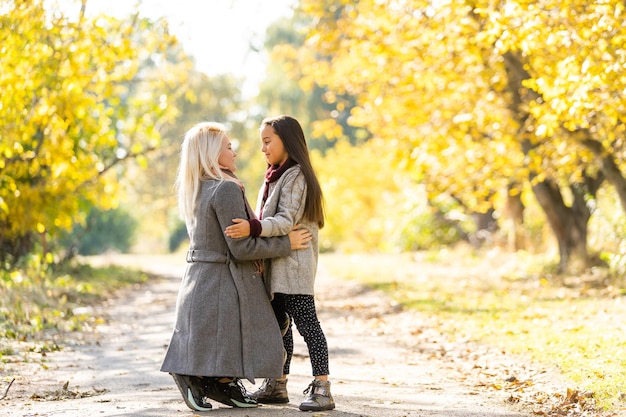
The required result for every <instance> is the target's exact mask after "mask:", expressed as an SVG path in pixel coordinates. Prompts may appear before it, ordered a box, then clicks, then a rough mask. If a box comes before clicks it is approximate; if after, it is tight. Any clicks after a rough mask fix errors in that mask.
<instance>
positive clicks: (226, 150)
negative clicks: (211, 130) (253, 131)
mask: <svg viewBox="0 0 626 417" xmlns="http://www.w3.org/2000/svg"><path fill="white" fill-rule="evenodd" d="M236 157H237V152H235V151H234V150H233V147H232V144H231V143H230V139H229V138H228V136H226V135H224V137H223V138H222V150H221V151H220V156H219V157H218V158H217V163H218V164H219V165H220V168H222V169H228V170H230V171H231V172H235V171H237V166H235V158H236Z"/></svg>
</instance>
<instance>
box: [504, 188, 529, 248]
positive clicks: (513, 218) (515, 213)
mask: <svg viewBox="0 0 626 417" xmlns="http://www.w3.org/2000/svg"><path fill="white" fill-rule="evenodd" d="M511 189H512V186H509V190H508V193H507V196H506V205H505V207H504V217H505V218H507V219H508V222H507V223H508V224H509V226H508V227H507V246H508V250H509V251H511V252H516V251H518V250H522V249H526V232H525V228H524V210H525V207H524V203H522V195H521V193H519V192H517V193H511Z"/></svg>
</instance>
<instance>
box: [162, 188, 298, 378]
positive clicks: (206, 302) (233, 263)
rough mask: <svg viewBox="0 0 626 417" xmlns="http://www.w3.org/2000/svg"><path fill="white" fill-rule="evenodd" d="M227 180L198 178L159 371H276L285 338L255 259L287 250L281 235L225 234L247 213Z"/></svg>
mask: <svg viewBox="0 0 626 417" xmlns="http://www.w3.org/2000/svg"><path fill="white" fill-rule="evenodd" d="M244 201H245V200H244V197H243V192H242V190H241V189H240V187H239V185H238V184H236V183H234V182H232V181H216V180H210V181H205V182H203V183H202V188H201V191H200V193H199V196H198V203H197V208H196V224H195V225H192V224H188V225H187V228H188V229H187V230H188V231H189V235H190V248H189V252H188V253H187V262H188V265H187V269H186V271H185V275H184V276H183V279H182V282H181V284H180V289H179V292H178V299H177V304H176V321H175V328H174V334H173V335H172V338H171V341H170V344H169V347H168V349H167V352H166V354H165V359H164V361H163V364H162V366H161V371H163V372H171V373H177V374H183V375H197V376H229V377H242V378H246V379H248V380H249V381H251V382H254V378H266V377H280V376H281V375H282V365H283V343H282V338H281V336H280V330H279V328H278V324H277V321H276V318H275V316H274V313H273V311H272V308H271V305H270V302H269V299H268V297H267V294H266V292H265V288H264V285H263V281H262V278H261V276H260V275H259V273H257V272H256V267H255V264H254V262H253V260H254V259H262V258H269V257H274V256H288V255H289V253H290V252H291V247H290V243H289V238H288V237H287V236H282V237H276V238H261V237H259V238H244V239H237V240H235V239H230V238H228V237H226V236H225V235H224V229H225V228H226V227H227V226H229V225H231V224H232V219H234V218H244V219H245V218H248V215H247V213H246V209H245V203H244Z"/></svg>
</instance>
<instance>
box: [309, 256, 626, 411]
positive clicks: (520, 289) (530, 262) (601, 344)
mask: <svg viewBox="0 0 626 417" xmlns="http://www.w3.org/2000/svg"><path fill="white" fill-rule="evenodd" d="M321 264H322V265H324V266H325V267H326V268H327V269H328V270H329V272H330V273H331V274H332V275H333V276H336V277H337V278H342V279H351V280H357V281H358V282H360V283H362V284H365V285H368V286H370V287H372V288H377V289H380V290H383V291H385V292H386V293H388V294H389V295H390V296H391V297H392V298H394V299H395V300H396V301H397V302H399V303H400V304H402V305H403V306H404V307H405V308H412V309H417V310H419V311H420V312H422V313H424V314H427V315H429V316H431V317H432V318H434V319H435V320H434V321H435V322H437V323H439V327H440V329H439V330H441V331H443V332H444V333H446V334H447V335H449V336H450V337H452V338H467V339H470V340H474V341H477V342H481V343H486V344H489V345H492V346H496V347H501V348H503V349H506V351H509V352H512V353H520V354H525V355H526V354H530V356H531V357H532V358H533V359H534V360H536V361H540V362H543V363H546V364H551V365H556V366H557V367H558V368H559V369H560V370H561V371H562V374H563V376H564V377H565V378H567V379H568V380H571V381H572V382H574V383H575V384H577V385H578V386H579V387H580V388H582V389H584V390H585V391H590V392H593V394H594V398H595V399H596V403H597V405H598V406H599V407H601V408H603V409H605V410H610V409H615V408H617V407H624V397H625V396H626V373H624V372H623V370H624V369H626V325H625V324H624V317H626V297H625V296H624V291H623V289H624V282H623V278H622V279H618V278H611V277H609V276H606V274H604V273H603V272H602V271H593V272H592V273H590V274H588V275H585V276H578V277H557V276H553V275H551V274H550V273H549V272H544V271H548V270H549V269H550V266H549V264H548V263H546V261H545V260H544V259H543V258H542V257H540V256H531V255H529V254H523V253H519V254H504V253H501V252H498V251H492V252H489V253H486V254H484V256H481V257H478V256H474V254H472V253H471V251H467V250H466V251H463V250H460V251H442V252H437V253H435V252H433V253H415V254H397V255H384V254H367V255H345V254H323V255H322V256H321Z"/></svg>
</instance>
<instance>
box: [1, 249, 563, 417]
mask: <svg viewBox="0 0 626 417" xmlns="http://www.w3.org/2000/svg"><path fill="white" fill-rule="evenodd" d="M115 261H116V262H117V263H120V262H122V263H126V264H133V265H136V264H137V263H141V265H143V267H144V268H147V269H149V270H150V271H151V272H158V273H160V274H161V275H162V277H163V278H162V279H160V280H154V281H152V282H150V283H149V284H147V285H146V286H144V287H141V288H139V289H137V290H136V291H133V292H131V293H129V294H128V295H127V296H124V297H121V298H117V299H113V300H111V301H110V302H109V304H108V305H106V306H102V307H101V308H99V309H98V314H103V315H104V317H106V318H107V321H106V323H104V324H102V325H99V326H98V327H97V328H96V329H95V330H94V331H93V332H88V333H84V334H83V336H82V341H79V343H76V344H75V345H73V346H66V347H65V348H64V349H63V350H61V351H59V352H52V353H48V354H47V357H46V358H45V359H46V362H45V364H46V365H47V368H48V369H43V368H42V366H41V365H40V364H39V362H40V361H41V357H39V358H36V355H39V356H40V355H41V354H35V353H34V354H33V355H34V356H33V359H34V360H33V362H32V363H30V364H29V363H25V364H21V365H20V366H16V367H15V369H14V370H13V373H14V374H15V375H17V378H16V380H15V382H14V383H13V385H12V386H11V388H10V389H9V390H8V393H7V398H5V399H4V400H2V401H0V415H3V416H7V417H13V416H39V417H41V416H46V417H47V416H81V417H83V416H137V417H139V416H151V417H159V416H178V415H190V416H191V415H194V413H193V412H192V411H191V410H189V409H187V408H186V406H185V405H184V403H183V401H182V400H181V398H180V395H179V393H178V391H177V389H176V387H175V385H174V383H173V381H172V379H171V377H170V376H169V375H167V374H164V373H161V372H159V367H160V364H161V360H162V357H163V354H164V352H165V347H166V344H167V343H168V340H169V337H170V332H171V330H172V325H173V319H174V317H173V313H174V303H175V299H176V292H177V288H178V283H179V280H180V276H181V274H182V271H183V269H184V263H181V262H180V259H179V258H172V257H164V256H158V257H152V258H149V257H137V256H134V257H116V258H115ZM317 289H318V290H317V291H318V296H317V298H318V309H319V313H320V320H321V323H322V327H323V328H324V330H325V333H326V337H327V339H328V344H329V348H330V352H329V353H330V370H331V381H332V383H333V388H332V389H333V395H334V397H335V401H336V403H337V408H336V410H334V411H330V412H317V413H312V415H314V416H326V415H328V416H336V417H357V416H358V417H408V416H414V417H417V416H420V417H435V416H442V417H443V416H446V417H470V416H475V417H479V416H480V417H496V416H497V417H515V416H529V415H531V413H530V410H528V411H527V412H522V411H519V405H517V406H516V407H517V408H518V410H514V409H513V408H512V407H513V406H514V405H510V403H509V402H507V398H509V397H511V396H512V395H511V393H510V391H507V390H504V389H493V388H494V387H496V382H498V381H499V383H501V384H505V379H506V378H507V377H509V379H511V377H515V379H516V380H517V381H520V380H528V379H529V378H532V380H533V385H534V386H535V387H537V384H541V383H542V379H543V380H544V382H543V383H546V384H549V383H553V382H554V376H553V375H552V374H547V373H546V372H545V370H541V369H534V368H532V367H530V366H528V365H521V364H520V363H519V362H517V361H515V360H511V359H510V358H507V357H506V356H499V355H498V354H494V353H493V352H489V351H488V350H485V349H484V348H479V347H477V346H470V345H469V344H463V343H457V344H449V343H448V342H446V341H445V339H444V338H443V337H442V336H441V335H439V334H437V333H436V332H435V331H434V330H433V329H432V328H430V327H429V325H428V323H427V321H426V319H425V318H423V317H420V316H419V314H417V313H407V312H402V311H400V310H399V309H398V308H396V307H394V305H393V304H392V303H390V301H389V300H388V299H386V298H385V297H384V296H383V295H381V294H379V293H376V292H371V291H366V290H364V289H362V288H360V287H358V286H356V285H355V284H352V283H346V282H338V281H336V280H333V278H332V277H330V276H328V274H327V273H326V271H325V269H324V266H323V264H322V265H321V267H320V271H319V274H318V284H317ZM294 336H295V337H294V339H295V343H296V345H295V354H294V359H293V363H292V375H291V376H290V379H289V384H288V389H289V393H290V400H291V401H290V403H289V404H288V405H285V406H267V405H264V406H261V407H259V408H257V409H231V408H229V407H226V406H221V405H220V404H217V403H214V409H213V410H212V411H211V412H210V413H199V414H206V415H212V416H241V417H244V416H251V417H252V416H268V417H269V416H272V417H281V416H292V415H293V416H296V415H298V416H302V415H303V414H302V412H301V411H299V410H298V405H299V403H300V401H301V399H302V394H301V392H302V390H304V389H305V388H306V387H307V385H308V383H309V382H310V379H311V377H310V376H309V375H310V372H311V371H310V364H309V360H308V354H307V352H306V347H305V345H304V343H303V341H302V338H301V337H300V336H299V335H298V334H297V333H294ZM508 360H510V363H507V361H508ZM494 381H495V382H494ZM261 382H262V381H257V385H258V384H260V383H261ZM66 384H67V385H66ZM64 385H66V387H65V388H63V387H64ZM5 389H6V387H2V391H1V392H0V395H1V394H2V393H4V390H5ZM37 397H39V398H37ZM78 397H82V398H78ZM196 414H198V413H196Z"/></svg>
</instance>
